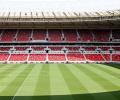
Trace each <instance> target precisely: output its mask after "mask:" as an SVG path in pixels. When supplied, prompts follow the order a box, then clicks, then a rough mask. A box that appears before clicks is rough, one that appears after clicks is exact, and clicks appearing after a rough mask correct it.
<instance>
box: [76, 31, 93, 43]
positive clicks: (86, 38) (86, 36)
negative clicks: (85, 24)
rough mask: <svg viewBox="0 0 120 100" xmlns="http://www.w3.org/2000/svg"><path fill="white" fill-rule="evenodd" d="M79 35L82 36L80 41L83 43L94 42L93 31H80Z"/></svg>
mask: <svg viewBox="0 0 120 100" xmlns="http://www.w3.org/2000/svg"><path fill="white" fill-rule="evenodd" d="M78 33H79V36H80V41H83V42H92V41H93V34H92V32H91V31H88V30H79V31H78Z"/></svg>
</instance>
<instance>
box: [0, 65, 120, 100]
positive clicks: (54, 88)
mask: <svg viewBox="0 0 120 100" xmlns="http://www.w3.org/2000/svg"><path fill="white" fill-rule="evenodd" d="M118 66H119V65H118ZM112 91H120V69H117V68H114V67H110V66H109V65H102V64H7V65H3V64H2V65H0V96H12V99H14V100H17V98H16V97H17V96H50V95H71V96H70V97H69V100H74V99H75V98H73V97H72V95H73V94H74V95H75V94H88V93H91V95H89V96H88V97H90V98H92V99H94V100H97V99H98V98H99V96H95V95H92V94H93V93H102V92H106V95H105V96H102V98H101V99H105V98H106V96H107V97H108V99H109V100H118V99H120V98H118V97H119V96H118V97H116V96H114V95H112V94H111V93H109V92H112ZM13 97H14V98H13ZM12 99H9V100H12ZM29 99H30V98H29ZM47 99H49V97H48V98H47ZM51 99H53V98H51ZM67 99H68V98H67ZM31 100H34V97H31Z"/></svg>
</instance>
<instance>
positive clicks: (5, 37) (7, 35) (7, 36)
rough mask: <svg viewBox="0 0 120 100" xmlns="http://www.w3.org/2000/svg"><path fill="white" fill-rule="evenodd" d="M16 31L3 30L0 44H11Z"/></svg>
mask: <svg viewBox="0 0 120 100" xmlns="http://www.w3.org/2000/svg"><path fill="white" fill-rule="evenodd" d="M16 32H17V31H16V30H4V32H3V34H2V35H1V42H12V41H14V37H15V35H16Z"/></svg>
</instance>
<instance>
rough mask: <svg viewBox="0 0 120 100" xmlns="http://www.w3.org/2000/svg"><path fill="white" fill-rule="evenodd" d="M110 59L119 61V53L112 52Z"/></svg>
mask: <svg viewBox="0 0 120 100" xmlns="http://www.w3.org/2000/svg"><path fill="white" fill-rule="evenodd" d="M112 61H120V54H112Z"/></svg>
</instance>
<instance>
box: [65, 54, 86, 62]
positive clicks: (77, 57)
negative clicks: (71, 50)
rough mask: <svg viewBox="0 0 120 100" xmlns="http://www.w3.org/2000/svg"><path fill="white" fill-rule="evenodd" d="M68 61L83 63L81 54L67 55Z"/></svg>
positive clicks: (83, 59)
mask: <svg viewBox="0 0 120 100" xmlns="http://www.w3.org/2000/svg"><path fill="white" fill-rule="evenodd" d="M67 59H68V61H85V58H84V55H83V54H67Z"/></svg>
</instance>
